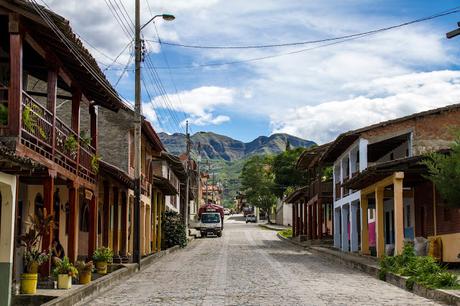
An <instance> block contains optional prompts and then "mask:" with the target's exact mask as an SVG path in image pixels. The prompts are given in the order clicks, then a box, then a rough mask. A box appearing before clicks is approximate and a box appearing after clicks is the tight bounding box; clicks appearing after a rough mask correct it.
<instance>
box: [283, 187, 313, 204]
mask: <svg viewBox="0 0 460 306" xmlns="http://www.w3.org/2000/svg"><path fill="white" fill-rule="evenodd" d="M308 189H309V187H308V186H303V187H300V188H298V189H296V190H295V191H294V192H292V193H291V194H290V195H288V196H287V197H286V198H285V199H284V203H287V204H291V203H295V202H297V201H298V200H299V199H301V198H302V197H306V196H307V195H308Z"/></svg>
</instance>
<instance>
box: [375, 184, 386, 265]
mask: <svg viewBox="0 0 460 306" xmlns="http://www.w3.org/2000/svg"><path fill="white" fill-rule="evenodd" d="M375 208H376V209H375V215H376V219H375V233H376V237H375V238H376V248H377V257H382V256H383V255H384V254H385V233H384V230H383V224H384V215H383V188H382V187H378V188H375Z"/></svg>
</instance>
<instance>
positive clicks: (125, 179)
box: [99, 160, 134, 189]
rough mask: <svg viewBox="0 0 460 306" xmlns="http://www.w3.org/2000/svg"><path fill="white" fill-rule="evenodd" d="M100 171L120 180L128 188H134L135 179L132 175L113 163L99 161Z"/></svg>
mask: <svg viewBox="0 0 460 306" xmlns="http://www.w3.org/2000/svg"><path fill="white" fill-rule="evenodd" d="M99 171H100V172H101V173H104V174H107V175H109V176H111V177H112V178H114V179H115V180H117V181H118V182H120V183H122V184H123V185H125V186H126V187H127V188H129V189H134V181H133V179H131V177H130V176H129V175H128V174H127V173H126V172H124V171H123V170H121V169H120V168H118V167H115V166H114V165H111V164H109V163H108V162H106V161H103V160H101V161H100V162H99Z"/></svg>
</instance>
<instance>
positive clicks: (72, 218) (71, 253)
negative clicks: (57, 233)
mask: <svg viewBox="0 0 460 306" xmlns="http://www.w3.org/2000/svg"><path fill="white" fill-rule="evenodd" d="M68 188H69V206H70V213H69V242H68V247H67V250H68V257H69V259H70V261H71V262H75V260H76V259H77V255H78V188H77V187H76V185H75V183H74V182H72V183H70V184H69V186H68Z"/></svg>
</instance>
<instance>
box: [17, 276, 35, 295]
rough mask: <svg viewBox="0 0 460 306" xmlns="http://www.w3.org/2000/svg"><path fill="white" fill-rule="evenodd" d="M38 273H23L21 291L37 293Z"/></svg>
mask: <svg viewBox="0 0 460 306" xmlns="http://www.w3.org/2000/svg"><path fill="white" fill-rule="evenodd" d="M37 280H38V274H37V273H24V274H21V293H23V294H35V293H37Z"/></svg>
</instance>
